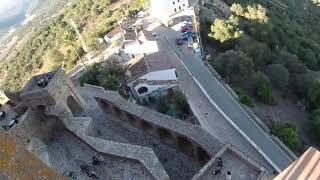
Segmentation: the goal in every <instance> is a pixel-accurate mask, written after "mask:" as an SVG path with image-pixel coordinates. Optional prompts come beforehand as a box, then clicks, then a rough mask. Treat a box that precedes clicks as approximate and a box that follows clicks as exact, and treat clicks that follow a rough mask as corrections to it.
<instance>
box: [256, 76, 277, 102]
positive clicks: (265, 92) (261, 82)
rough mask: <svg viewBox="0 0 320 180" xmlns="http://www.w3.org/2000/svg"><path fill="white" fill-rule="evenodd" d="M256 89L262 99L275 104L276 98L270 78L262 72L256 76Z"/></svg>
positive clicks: (257, 94)
mask: <svg viewBox="0 0 320 180" xmlns="http://www.w3.org/2000/svg"><path fill="white" fill-rule="evenodd" d="M253 83H254V91H255V94H256V96H257V97H258V99H259V100H260V101H262V102H263V103H266V104H270V105H273V104H275V100H274V98H273V95H272V89H271V84H270V80H269V78H268V77H267V76H266V75H265V74H264V73H262V72H260V71H259V72H257V73H256V74H255V76H254V82H253Z"/></svg>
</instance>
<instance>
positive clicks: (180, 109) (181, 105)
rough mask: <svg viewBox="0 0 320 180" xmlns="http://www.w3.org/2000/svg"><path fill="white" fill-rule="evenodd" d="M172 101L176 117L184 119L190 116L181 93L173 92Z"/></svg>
mask: <svg viewBox="0 0 320 180" xmlns="http://www.w3.org/2000/svg"><path fill="white" fill-rule="evenodd" d="M173 101H174V104H175V107H176V108H177V115H178V116H179V118H185V117H186V116H188V115H189V114H190V106H189V103H188V100H187V97H186V96H185V95H184V94H183V93H182V92H180V91H178V92H175V94H174V96H173Z"/></svg>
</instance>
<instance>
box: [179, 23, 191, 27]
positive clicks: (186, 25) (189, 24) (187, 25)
mask: <svg viewBox="0 0 320 180" xmlns="http://www.w3.org/2000/svg"><path fill="white" fill-rule="evenodd" d="M184 27H188V28H193V25H192V24H191V23H188V24H185V25H183V26H181V28H184Z"/></svg>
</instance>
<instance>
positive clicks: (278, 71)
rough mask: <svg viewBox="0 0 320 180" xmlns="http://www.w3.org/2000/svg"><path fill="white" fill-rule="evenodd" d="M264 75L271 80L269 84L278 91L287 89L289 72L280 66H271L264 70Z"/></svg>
mask: <svg viewBox="0 0 320 180" xmlns="http://www.w3.org/2000/svg"><path fill="white" fill-rule="evenodd" d="M266 74H267V75H268V77H269V78H270V80H271V83H272V84H273V85H274V86H275V87H277V88H280V89H284V88H286V87H287V85H288V83H289V72H288V70H287V68H285V67H284V66H283V65H281V64H271V65H269V66H268V67H267V69H266Z"/></svg>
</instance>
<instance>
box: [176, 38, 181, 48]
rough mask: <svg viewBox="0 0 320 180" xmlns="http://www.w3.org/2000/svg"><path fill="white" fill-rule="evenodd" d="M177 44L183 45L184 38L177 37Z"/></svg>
mask: <svg viewBox="0 0 320 180" xmlns="http://www.w3.org/2000/svg"><path fill="white" fill-rule="evenodd" d="M176 44H177V45H178V46H181V45H182V44H183V40H182V38H177V39H176Z"/></svg>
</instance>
